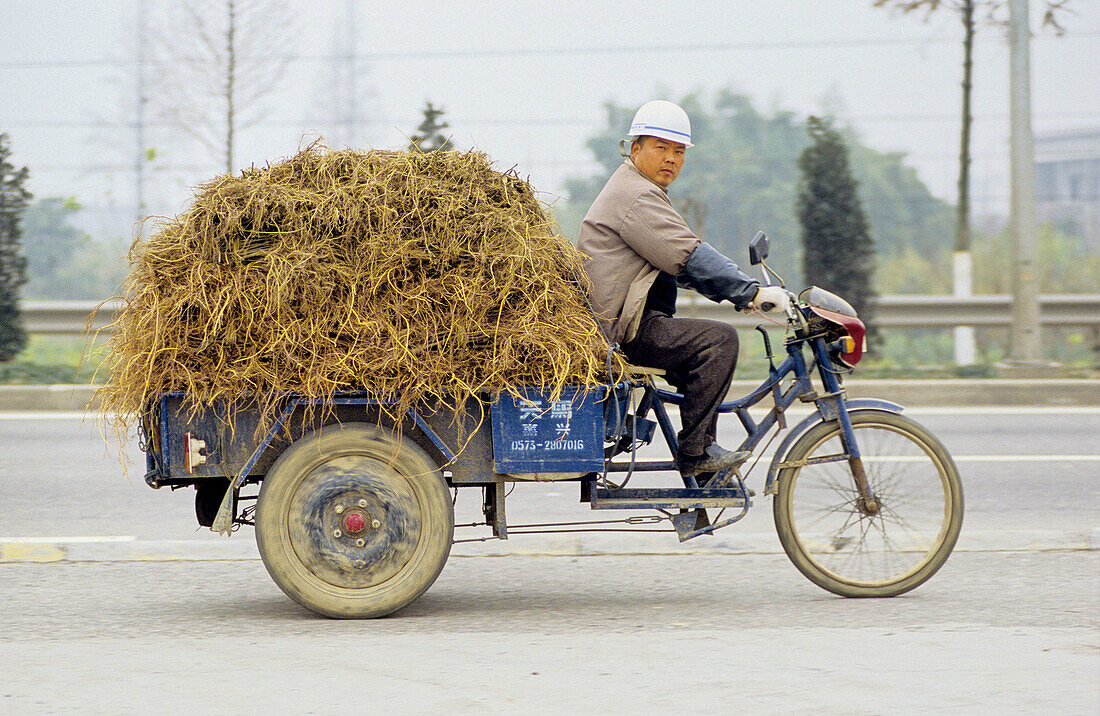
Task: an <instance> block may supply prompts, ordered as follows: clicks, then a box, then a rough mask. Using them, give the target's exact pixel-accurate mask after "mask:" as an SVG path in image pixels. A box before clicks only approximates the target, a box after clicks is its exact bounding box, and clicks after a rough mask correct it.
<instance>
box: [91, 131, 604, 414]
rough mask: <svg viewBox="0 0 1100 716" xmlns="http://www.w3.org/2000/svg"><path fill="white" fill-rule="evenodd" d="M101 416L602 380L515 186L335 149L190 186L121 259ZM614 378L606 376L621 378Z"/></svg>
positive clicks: (463, 168) (412, 160)
mask: <svg viewBox="0 0 1100 716" xmlns="http://www.w3.org/2000/svg"><path fill="white" fill-rule="evenodd" d="M130 262H131V266H132V270H131V273H130V276H129V278H128V280H127V283H126V286H125V290H124V294H123V298H124V299H125V306H126V307H125V310H124V311H122V313H121V316H120V318H119V319H118V320H117V321H116V323H115V324H114V326H113V328H114V334H113V336H112V339H111V343H110V345H109V351H110V359H111V361H112V368H111V371H112V374H111V380H110V382H109V384H108V385H107V386H105V387H104V388H102V389H101V391H100V395H99V396H98V397H99V399H100V407H101V409H102V410H103V411H104V412H105V413H107V414H113V415H116V416H118V420H119V421H120V424H121V425H122V426H125V425H127V424H132V422H133V421H134V420H136V419H137V418H138V417H140V416H141V415H142V414H143V413H144V411H145V410H146V407H147V405H148V402H149V400H150V399H151V398H152V397H154V396H156V395H157V394H158V393H160V392H163V391H186V392H187V394H188V395H189V396H190V400H191V401H192V405H194V406H198V405H206V404H209V403H211V402H212V401H214V400H215V399H217V398H219V397H228V396H234V397H238V398H239V397H240V396H253V397H254V398H255V400H257V401H258V403H259V404H260V406H261V407H262V408H263V409H264V411H265V415H267V416H269V417H270V415H271V413H272V411H273V410H274V409H275V406H276V405H277V403H278V401H279V400H280V396H281V395H282V394H285V393H286V392H295V393H300V394H303V395H305V396H308V397H312V398H324V397H326V396H329V395H331V394H332V393H333V392H335V391H342V390H354V389H368V390H372V391H377V392H378V393H380V394H385V395H391V396H395V397H397V398H398V399H399V402H398V403H397V404H395V405H393V406H391V408H390V410H391V412H392V414H394V415H397V414H400V413H403V412H404V411H405V410H406V409H407V408H408V407H411V406H413V405H414V404H416V403H418V402H419V401H420V400H422V399H425V398H428V397H430V396H435V397H438V398H442V399H444V400H445V401H446V402H447V403H448V404H452V405H457V404H460V403H462V402H463V401H464V400H466V399H467V398H469V397H470V396H471V395H473V394H474V393H476V392H478V391H482V390H490V391H498V390H508V389H510V388H512V387H515V386H519V385H525V384H527V385H541V386H546V387H550V388H552V389H555V390H557V389H560V388H561V387H562V386H565V385H570V384H574V385H577V384H580V385H592V384H594V383H596V382H599V381H600V380H601V378H602V377H603V376H604V375H605V361H606V358H607V350H608V347H607V344H606V342H605V341H604V339H603V338H602V336H601V335H600V333H599V329H598V328H597V326H596V323H595V321H594V320H593V318H592V317H591V313H590V310H589V308H588V306H587V305H586V303H585V300H584V297H583V295H582V293H581V289H580V288H579V287H578V285H577V281H578V277H580V279H579V280H584V278H583V277H584V275H585V274H584V271H583V270H582V268H581V263H580V254H579V253H578V252H577V251H576V249H575V248H574V247H573V245H572V244H571V243H570V242H569V241H568V240H567V239H565V238H563V237H562V236H560V235H558V234H557V233H555V229H554V224H553V222H552V221H551V220H550V218H549V217H548V216H547V213H546V212H545V211H544V209H543V206H542V204H541V203H540V202H539V201H538V199H537V198H536V196H535V194H534V192H533V191H532V189H531V187H530V186H529V185H528V184H527V183H526V182H524V181H523V180H521V179H519V178H518V177H517V176H516V175H515V174H513V173H500V172H496V171H494V170H493V169H492V168H491V166H490V163H489V161H488V160H487V158H486V157H485V155H483V154H481V153H477V152H470V153H459V152H434V153H429V154H416V153H406V152H388V151H367V152H356V151H350V150H347V151H333V150H328V149H325V148H322V147H320V146H317V145H314V146H311V147H309V148H308V149H306V150H304V151H302V152H300V153H299V154H298V155H296V156H294V157H293V158H291V159H289V160H286V161H283V162H280V163H278V164H274V165H271V166H268V167H265V168H262V169H252V170H249V171H246V172H243V173H242V174H241V175H240V176H223V177H219V178H217V179H214V180H213V181H211V182H209V183H207V184H205V185H203V186H201V187H199V189H198V191H197V193H196V196H195V200H194V204H193V205H192V207H191V208H190V210H188V211H187V212H186V213H184V214H183V215H181V216H179V217H177V218H176V219H174V220H166V221H164V222H162V223H160V224H158V225H157V226H156V233H155V234H154V235H153V236H152V237H150V238H149V239H147V240H142V241H138V242H136V243H135V245H134V247H133V248H132V250H131V254H130ZM621 367H622V366H621V364H617V366H616V368H621Z"/></svg>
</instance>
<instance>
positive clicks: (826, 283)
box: [796, 117, 874, 327]
mask: <svg viewBox="0 0 1100 716" xmlns="http://www.w3.org/2000/svg"><path fill="white" fill-rule="evenodd" d="M807 131H808V132H809V134H810V140H811V144H810V146H808V147H806V149H804V150H803V151H802V154H801V155H800V156H799V158H798V166H799V168H800V169H801V170H802V182H801V185H800V187H799V192H798V200H797V207H796V208H797V213H798V219H799V221H800V222H801V224H802V275H803V279H804V281H805V282H806V283H807V284H813V285H816V286H820V287H821V288H823V289H825V290H827V291H832V292H834V293H837V294H839V295H840V296H841V297H843V298H844V299H846V300H847V301H848V302H849V303H851V304H852V306H854V307H855V309H856V311H858V312H859V315H860V318H861V319H862V320H863V322H864V323H865V324H867V325H868V327H870V326H871V321H870V318H871V315H870V313H871V311H870V308H871V306H870V301H871V299H872V298H873V296H874V293H873V289H872V287H871V275H872V273H873V272H874V245H873V242H872V241H871V234H870V229H869V227H868V224H867V219H866V218H865V216H864V213H863V208H862V207H861V206H860V201H859V195H858V193H857V191H856V187H857V183H856V181H855V179H853V178H852V172H851V170H850V169H849V167H848V147H847V145H846V144H845V143H844V139H843V138H842V137H841V136H840V133H839V132H837V131H836V130H835V129H833V127H832V123H831V122H830V121H829V120H827V119H819V118H817V117H810V119H809V122H808V123H807Z"/></svg>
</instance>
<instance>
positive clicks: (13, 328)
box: [0, 133, 31, 363]
mask: <svg viewBox="0 0 1100 716" xmlns="http://www.w3.org/2000/svg"><path fill="white" fill-rule="evenodd" d="M10 156H11V147H10V146H9V141H8V135H7V134H6V133H4V134H0V363H2V362H5V361H9V360H11V359H12V358H14V357H15V356H16V354H17V353H19V352H20V351H21V350H23V348H24V347H26V345H27V331H26V329H24V328H23V317H22V315H21V314H20V312H19V287H20V286H22V285H23V284H24V283H25V282H26V259H25V258H24V257H23V252H22V246H21V243H20V236H21V233H22V229H21V227H20V221H21V219H22V217H23V210H24V209H25V208H26V207H27V202H28V201H29V200H30V198H31V194H30V192H28V191H27V190H26V188H24V186H23V185H24V183H25V182H26V181H27V176H28V174H29V172H28V171H27V168H26V167H23V168H22V169H16V168H15V166H14V165H13V164H12V163H11V162H10V161H9V158H10Z"/></svg>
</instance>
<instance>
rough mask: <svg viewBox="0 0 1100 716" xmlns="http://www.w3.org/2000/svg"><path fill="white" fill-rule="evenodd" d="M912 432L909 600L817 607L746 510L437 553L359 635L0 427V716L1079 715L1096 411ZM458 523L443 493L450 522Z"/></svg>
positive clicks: (178, 518) (1087, 691)
mask: <svg viewBox="0 0 1100 716" xmlns="http://www.w3.org/2000/svg"><path fill="white" fill-rule="evenodd" d="M906 412H907V414H909V415H910V417H912V418H914V419H917V420H918V421H920V422H921V423H923V424H925V425H926V426H927V427H928V428H930V429H931V430H932V431H933V432H935V433H936V434H937V435H939V436H940V438H941V439H942V440H943V442H944V443H945V445H946V446H947V447H948V449H949V450H950V451H951V452H952V454H953V455H954V456H955V458H956V460H957V462H958V464H959V467H960V471H961V473H962V478H963V483H964V489H965V494H966V508H967V515H966V520H965V522H964V526H963V533H962V536H961V537H960V540H959V544H958V547H957V548H956V551H955V553H954V554H953V555H952V557H951V558H950V559H949V560H948V562H947V564H946V565H945V566H944V568H943V569H942V570H941V571H940V572H939V573H938V574H937V575H935V576H934V577H933V578H932V579H931V580H930V581H929V582H928V583H926V584H925V585H923V586H921V587H919V588H918V589H916V590H914V591H913V592H911V593H909V594H906V595H903V596H901V597H898V598H895V599H890V600H845V599H841V598H838V597H834V596H832V595H830V594H828V593H826V592H824V591H822V590H820V589H819V588H817V587H816V586H814V585H812V584H811V583H810V582H808V581H807V580H805V579H804V578H803V577H802V575H800V574H799V573H798V572H797V570H795V569H794V568H793V567H792V565H791V564H790V563H789V562H788V561H787V559H786V557H785V555H783V554H782V552H781V550H780V548H779V545H778V540H777V539H776V537H775V534H774V528H773V527H772V524H771V510H770V499H769V498H761V497H758V498H757V499H756V505H755V506H754V507H753V509H752V510H750V512H749V515H748V516H747V517H746V518H745V519H744V520H743V521H742V522H741V523H738V524H736V525H733V526H731V527H729V528H726V529H725V530H723V531H722V532H720V533H719V534H718V535H716V536H714V537H710V538H698V539H695V540H691V541H689V542H686V543H683V544H680V543H679V542H677V541H676V539H675V536H674V535H671V534H667V533H665V534H652V535H651V534H629V533H611V534H593V533H580V534H571V535H542V534H540V535H523V536H516V537H514V538H512V539H509V540H508V541H506V542H501V541H490V542H473V543H461V544H456V545H455V546H454V548H453V550H452V555H451V559H450V561H449V562H448V565H447V567H446V568H445V569H444V571H443V574H442V575H441V576H440V578H439V580H438V581H437V582H436V584H435V585H434V586H433V587H432V588H431V589H430V590H429V591H428V592H427V593H426V594H425V595H424V596H423V597H421V598H420V599H419V600H417V601H416V602H414V603H413V604H412V605H410V606H409V607H407V608H406V609H404V610H402V611H401V612H399V613H398V614H396V615H393V616H392V617H390V618H386V619H382V620H372V621H365V622H341V621H332V620H326V619H321V618H318V617H315V616H314V615H312V614H310V613H309V612H307V611H305V610H304V609H302V608H301V607H299V606H297V605H296V604H294V603H293V602H292V601H290V600H289V599H287V598H286V597H285V596H284V595H283V594H282V593H281V592H280V591H279V590H278V588H277V587H276V586H275V585H274V584H273V583H272V581H271V580H270V578H269V577H268V575H267V573H266V571H265V570H264V568H263V565H262V563H261V562H260V561H259V560H258V558H257V555H256V551H255V543H254V539H253V536H252V534H251V530H250V528H245V529H243V530H242V531H241V532H240V533H238V534H236V535H234V536H233V537H232V538H230V539H226V538H222V537H218V536H216V535H213V534H212V533H210V532H209V531H207V530H200V529H199V528H198V527H197V526H196V524H195V522H194V518H193V512H192V509H193V508H192V494H193V493H192V492H191V491H190V490H181V491H177V492H171V491H168V490H159V491H154V490H151V489H149V488H148V487H146V486H145V485H144V483H143V482H142V481H141V473H142V469H143V463H142V462H141V461H140V459H139V458H140V452H139V451H138V450H137V447H136V445H135V444H134V442H133V441H132V440H126V441H124V442H123V448H122V452H123V455H124V456H128V457H129V459H130V460H131V464H130V466H129V478H128V479H127V478H126V477H124V474H123V469H122V465H121V464H120V463H119V460H118V457H119V456H118V454H117V452H116V450H115V449H114V447H113V445H112V442H111V441H110V440H108V441H106V442H105V441H104V436H103V435H102V434H101V433H100V432H99V430H98V428H97V426H96V425H94V424H91V423H83V422H82V421H81V420H80V419H79V417H78V416H67V415H65V414H59V413H0V505H3V507H2V509H0V562H2V563H0V604H3V605H4V608H5V614H6V618H5V619H4V627H3V629H2V630H0V712H3V713H62V712H65V713H72V712H76V713H110V714H115V713H147V712H148V711H151V710H155V711H157V712H163V713H191V712H194V711H199V710H202V711H210V712H213V713H229V712H234V713H238V712H246V713H251V712H260V711H264V712H270V711H276V712H298V713H334V712H344V711H368V712H397V711H400V712H413V713H426V712H439V711H446V712H453V713H484V712H486V711H490V712H501V713H563V712H570V713H573V712H579V713H606V712H620V711H631V712H638V713H667V712H668V711H670V710H676V711H683V710H691V711H696V712H702V713H717V712H726V711H729V710H732V709H735V708H737V709H746V710H751V711H753V712H754V713H807V712H814V713H818V712H820V713H854V714H880V713H926V712H936V713H941V712H944V711H947V712H956V713H959V712H964V713H972V712H978V713H1006V712H1037V713H1059V714H1061V713H1081V714H1094V713H1097V712H1100V618H1098V616H1097V615H1098V614H1100V531H1098V529H1097V528H1098V527H1100V482H1098V481H1097V480H1096V478H1097V476H1098V475H1100V438H1098V437H1097V436H1098V435H1100V408H1088V407H1061V408H1059V407H1047V408H973V407H958V408H935V409H933V408H920V409H918V408H914V409H911V410H907V411H906ZM108 437H109V436H108ZM738 438H739V436H738V431H737V430H736V429H734V428H733V427H731V426H726V427H725V428H723V432H722V433H721V435H720V439H721V440H722V441H723V442H724V443H726V444H732V443H735V442H737V440H738ZM666 477H667V476H666ZM651 479H653V478H652V477H651ZM762 481H763V474H762V472H761V471H760V470H759V468H757V470H756V471H754V472H752V473H750V478H749V484H750V485H751V486H754V487H756V488H757V490H758V491H760V490H759V487H760V485H761V484H762ZM479 501H480V494H479V491H477V490H476V489H472V490H471V489H467V490H461V491H460V494H459V500H458V504H457V521H458V522H460V523H461V522H463V521H474V519H475V518H476V517H478V516H479ZM508 511H509V521H510V523H511V524H513V525H518V524H521V523H524V522H548V521H564V520H588V519H593V518H596V519H605V518H609V517H618V515H605V514H604V513H595V512H592V511H590V510H588V509H587V507H586V506H584V505H581V504H578V502H577V486H576V485H575V484H564V483H556V484H554V483H551V484H520V485H517V486H516V487H515V489H514V492H513V493H512V495H511V496H510V497H509V498H508ZM486 532H487V530H486V528H484V527H481V528H466V529H464V530H460V533H459V534H458V535H457V536H458V537H460V538H461V537H463V536H464V535H468V536H469V537H472V538H476V537H478V536H481V535H484V534H486Z"/></svg>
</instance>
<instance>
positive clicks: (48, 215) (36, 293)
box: [22, 197, 125, 301]
mask: <svg viewBox="0 0 1100 716" xmlns="http://www.w3.org/2000/svg"><path fill="white" fill-rule="evenodd" d="M80 210H81V206H80V204H79V203H78V202H77V201H76V200H75V199H71V198H69V199H63V198H60V197H50V198H46V199H41V200H39V201H36V202H34V203H33V204H31V205H30V206H28V207H27V210H26V213H25V214H24V215H23V225H22V226H23V250H24V253H25V255H26V259H27V284H26V286H24V287H23V295H24V296H25V297H27V298H34V299H63V300H65V299H67V300H96V301H101V300H103V299H104V298H107V297H108V296H112V295H114V294H115V293H117V292H118V286H119V284H120V283H121V281H122V279H123V277H124V273H123V272H124V270H125V260H124V259H123V258H121V257H119V254H118V252H117V251H111V250H108V247H106V246H104V245H103V242H101V241H96V240H95V239H93V238H92V237H91V236H89V235H88V233H87V232H85V231H82V230H81V229H79V228H77V227H76V226H75V225H74V224H73V220H74V219H75V218H76V217H77V215H78V214H79V213H80Z"/></svg>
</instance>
